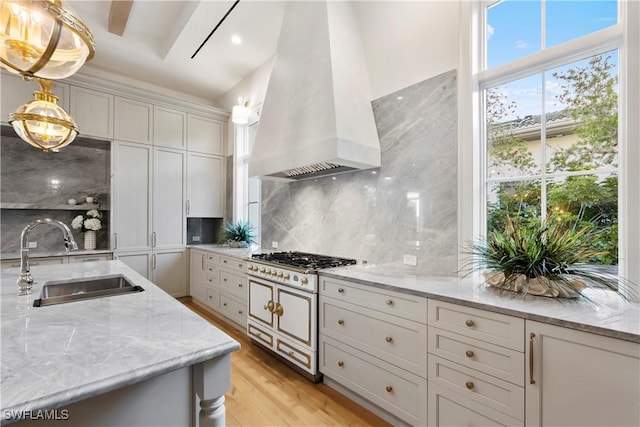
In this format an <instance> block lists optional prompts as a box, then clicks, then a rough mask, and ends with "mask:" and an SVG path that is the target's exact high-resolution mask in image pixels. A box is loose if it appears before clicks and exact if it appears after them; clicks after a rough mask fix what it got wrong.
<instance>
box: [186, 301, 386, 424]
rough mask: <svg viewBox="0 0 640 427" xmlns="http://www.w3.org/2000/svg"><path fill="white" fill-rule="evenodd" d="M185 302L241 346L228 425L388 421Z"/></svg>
mask: <svg viewBox="0 0 640 427" xmlns="http://www.w3.org/2000/svg"><path fill="white" fill-rule="evenodd" d="M183 303H184V304H185V305H186V306H187V307H189V308H190V309H191V310H193V311H194V312H196V313H198V314H199V315H201V316H202V317H204V318H205V319H206V320H208V321H209V322H211V323H213V324H214V325H215V326H217V327H218V328H220V329H222V330H223V331H224V332H226V333H227V334H228V335H230V336H231V337H233V338H234V339H235V340H236V341H238V342H239V343H240V345H241V347H242V348H241V349H240V351H237V352H235V353H233V354H232V356H231V389H230V390H229V392H227V394H226V395H225V398H226V401H225V405H226V410H227V425H228V426H247V427H248V426H389V425H390V424H388V423H387V422H386V421H384V420H382V419H380V418H379V417H377V416H376V415H374V414H372V413H371V412H369V411H367V410H366V409H364V408H362V407H361V406H359V405H357V404H356V403H354V402H353V401H351V400H349V399H347V398H346V397H344V396H343V395H341V394H340V393H338V392H336V391H334V390H332V389H331V388H329V387H328V386H326V385H324V384H312V383H311V382H310V381H308V380H307V379H305V378H304V377H303V376H302V375H300V374H299V373H297V372H296V371H294V370H293V369H291V368H289V367H288V366H286V365H284V364H282V363H281V362H279V361H278V360H276V359H275V358H274V357H273V356H271V355H270V354H269V353H268V352H267V351H265V350H263V349H262V348H261V347H259V346H257V345H255V344H251V342H250V340H249V338H248V337H247V336H246V335H245V334H243V333H241V332H240V331H238V329H236V328H234V327H233V326H230V325H229V324H227V323H225V322H223V321H222V320H220V319H218V318H217V317H215V316H213V315H211V314H210V313H208V312H207V311H206V310H204V309H202V308H201V307H198V306H197V305H196V304H194V303H192V302H189V301H183Z"/></svg>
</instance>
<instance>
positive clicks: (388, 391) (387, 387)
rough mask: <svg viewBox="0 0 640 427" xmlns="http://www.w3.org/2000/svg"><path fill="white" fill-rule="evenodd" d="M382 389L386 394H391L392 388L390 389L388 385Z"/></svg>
mask: <svg viewBox="0 0 640 427" xmlns="http://www.w3.org/2000/svg"><path fill="white" fill-rule="evenodd" d="M384 389H385V390H387V393H391V392H393V387H391V386H390V385H388V386H386V387H385V388H384Z"/></svg>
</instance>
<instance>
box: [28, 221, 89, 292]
mask: <svg viewBox="0 0 640 427" xmlns="http://www.w3.org/2000/svg"><path fill="white" fill-rule="evenodd" d="M42 224H50V225H54V226H56V227H58V228H59V229H60V230H62V234H63V237H64V249H65V250H66V251H67V252H68V251H69V250H72V251H76V250H78V244H77V243H76V241H75V240H74V238H73V235H72V234H71V230H70V229H69V227H67V225H66V224H65V223H64V222H62V221H58V220H57V219H51V218H45V219H38V220H35V221H33V222H32V223H30V224H29V225H27V226H26V227H25V228H23V229H22V234H20V276H19V277H18V295H29V294H30V293H31V287H32V286H33V276H32V275H31V270H30V268H29V233H31V230H33V229H34V228H36V227H37V226H39V225H42Z"/></svg>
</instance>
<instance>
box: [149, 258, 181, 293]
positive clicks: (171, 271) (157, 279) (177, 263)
mask: <svg viewBox="0 0 640 427" xmlns="http://www.w3.org/2000/svg"><path fill="white" fill-rule="evenodd" d="M185 253H186V249H180V250H173V251H158V252H154V253H153V258H152V260H151V263H152V267H151V269H152V281H153V283H155V284H156V285H158V286H159V287H160V288H162V289H163V290H164V291H166V292H167V293H169V294H170V295H172V296H174V297H183V296H185V295H187V288H188V287H187V262H186V256H185Z"/></svg>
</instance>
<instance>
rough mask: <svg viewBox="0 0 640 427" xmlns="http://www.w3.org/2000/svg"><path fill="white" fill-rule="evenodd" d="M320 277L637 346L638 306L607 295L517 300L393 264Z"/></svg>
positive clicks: (476, 283) (477, 283)
mask: <svg viewBox="0 0 640 427" xmlns="http://www.w3.org/2000/svg"><path fill="white" fill-rule="evenodd" d="M320 276H326V277H333V278H336V279H343V280H348V281H351V282H355V283H360V284H364V285H370V286H375V287H378V288H382V289H388V290H393V291H399V292H405V293H408V294H412V295H419V296H423V297H427V298H433V299H437V300H442V301H446V302H451V303H454V304H461V305H466V306H470V307H475V308H479V309H484V310H489V311H494V312H497V313H503V314H507V315H511V316H516V317H521V318H524V319H529V320H535V321H539V322H544V323H549V324H554V325H558V326H563V327H567V328H571V329H577V330H581V331H586V332H592V333H596V334H600V335H606V336H609V337H613V338H619V339H624V340H627V341H633V342H636V343H640V304H639V303H636V302H626V301H625V300H624V299H622V298H621V297H620V296H619V295H617V294H616V293H615V292H611V291H603V290H596V289H589V290H587V291H585V294H587V295H588V296H589V298H590V299H591V300H592V301H593V302H589V301H586V300H584V299H562V298H547V297H536V296H531V295H527V296H523V295H519V294H515V293H513V292H508V291H500V290H498V289H495V288H492V287H489V286H487V285H485V284H483V281H482V279H480V278H476V279H474V278H464V279H462V278H457V277H452V276H421V275H416V274H412V273H411V269H410V268H407V267H404V266H402V265H398V264H380V265H353V266H348V267H338V268H333V269H327V270H321V271H320Z"/></svg>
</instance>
